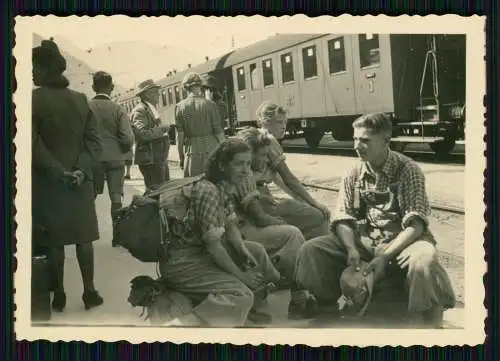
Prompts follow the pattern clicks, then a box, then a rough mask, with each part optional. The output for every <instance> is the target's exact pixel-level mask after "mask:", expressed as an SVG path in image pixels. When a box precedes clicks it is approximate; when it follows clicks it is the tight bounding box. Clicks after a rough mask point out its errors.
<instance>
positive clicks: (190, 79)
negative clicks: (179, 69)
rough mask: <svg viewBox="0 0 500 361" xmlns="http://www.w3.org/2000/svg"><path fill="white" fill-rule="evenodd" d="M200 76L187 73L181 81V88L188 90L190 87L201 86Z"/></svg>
mask: <svg viewBox="0 0 500 361" xmlns="http://www.w3.org/2000/svg"><path fill="white" fill-rule="evenodd" d="M201 84H202V81H201V76H200V74H198V73H187V74H186V76H184V79H182V84H181V85H182V87H183V88H184V89H187V88H190V87H192V86H201Z"/></svg>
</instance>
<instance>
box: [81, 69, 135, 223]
mask: <svg viewBox="0 0 500 361" xmlns="http://www.w3.org/2000/svg"><path fill="white" fill-rule="evenodd" d="M92 88H93V89H94V91H95V92H96V96H95V97H94V98H92V99H91V100H90V101H89V107H90V109H91V110H92V113H93V114H94V116H95V118H96V120H97V126H98V130H99V139H100V141H101V149H102V152H101V159H100V160H101V162H100V164H99V165H98V167H96V169H95V170H94V187H95V195H96V196H97V195H98V194H102V193H103V192H104V183H105V180H106V181H107V186H108V193H109V198H110V200H111V219H112V220H113V223H114V218H115V213H116V211H117V210H118V209H120V208H121V207H122V195H123V182H124V165H125V155H126V153H127V152H129V151H130V150H131V149H132V145H133V144H134V135H133V132H132V127H131V126H130V122H129V118H128V116H127V114H126V113H125V111H124V110H123V108H122V107H121V106H120V105H118V104H117V103H115V102H114V101H112V100H111V98H110V95H111V92H112V91H113V88H114V85H113V79H112V77H111V75H110V74H108V73H106V72H103V71H98V72H96V73H95V74H94V77H93V85H92Z"/></svg>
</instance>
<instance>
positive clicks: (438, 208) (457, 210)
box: [302, 183, 465, 215]
mask: <svg viewBox="0 0 500 361" xmlns="http://www.w3.org/2000/svg"><path fill="white" fill-rule="evenodd" d="M302 185H303V186H304V187H308V188H315V189H321V190H325V191H330V192H339V188H338V187H327V186H321V185H317V184H311V183H302ZM430 206H431V209H434V210H436V211H443V212H448V213H454V214H460V215H464V214H465V211H464V209H462V208H458V207H453V206H447V205H441V204H436V203H432V202H431V203H430Z"/></svg>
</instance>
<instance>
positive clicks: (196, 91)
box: [175, 73, 225, 177]
mask: <svg viewBox="0 0 500 361" xmlns="http://www.w3.org/2000/svg"><path fill="white" fill-rule="evenodd" d="M182 87H183V88H184V89H185V90H186V91H187V93H188V96H187V98H186V99H184V100H182V101H181V102H179V103H178V104H177V105H176V106H175V126H176V128H177V133H178V140H177V149H178V151H179V160H180V163H181V167H184V176H185V177H193V176H196V175H199V174H202V173H203V171H204V167H205V162H206V161H207V159H208V157H209V155H210V153H211V152H212V151H213V150H214V149H215V148H216V147H217V145H218V144H219V143H220V142H222V141H223V140H224V138H225V137H224V128H223V127H222V121H221V115H220V112H219V109H218V106H217V104H215V103H214V102H213V101H211V100H207V99H205V97H204V94H203V92H202V80H201V77H200V75H199V74H197V73H188V74H186V75H185V77H184V79H183V80H182ZM185 141H186V142H185ZM185 143H187V152H186V154H185V152H184V146H185ZM185 155H186V156H187V162H186V164H184V160H185Z"/></svg>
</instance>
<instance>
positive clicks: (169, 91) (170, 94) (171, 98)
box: [167, 88, 174, 104]
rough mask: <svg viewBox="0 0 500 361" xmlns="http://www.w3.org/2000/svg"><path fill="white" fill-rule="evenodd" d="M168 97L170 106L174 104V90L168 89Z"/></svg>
mask: <svg viewBox="0 0 500 361" xmlns="http://www.w3.org/2000/svg"><path fill="white" fill-rule="evenodd" d="M167 95H168V104H172V103H173V102H174V97H173V96H172V88H168V89H167Z"/></svg>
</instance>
